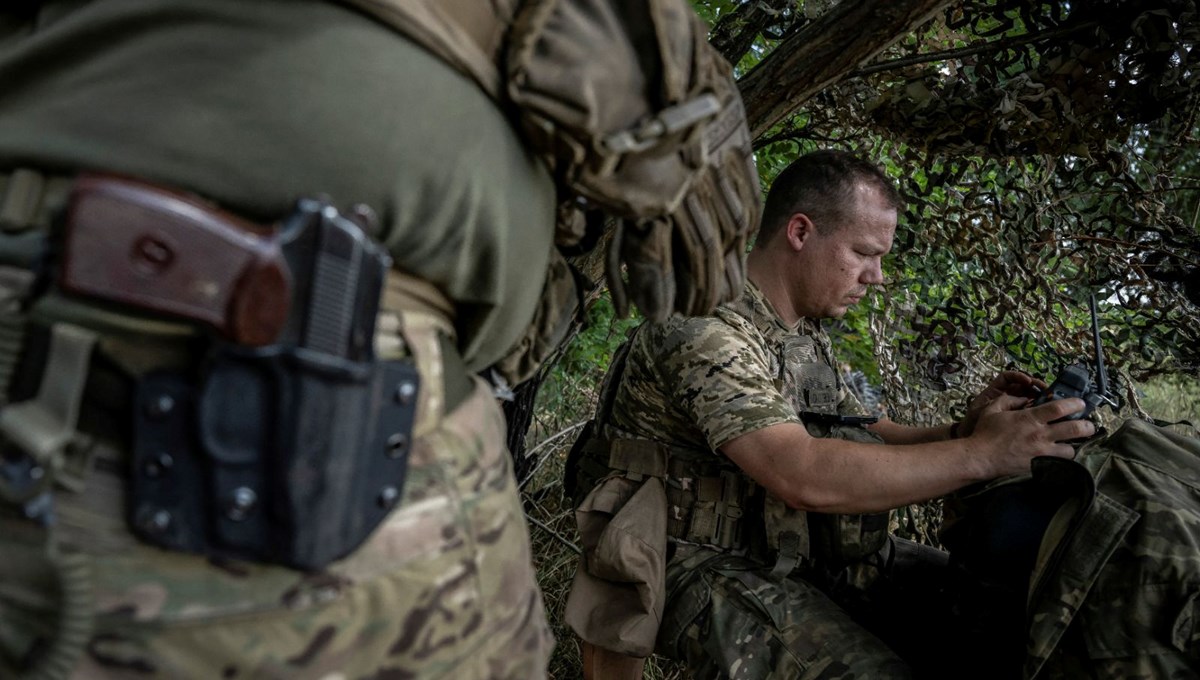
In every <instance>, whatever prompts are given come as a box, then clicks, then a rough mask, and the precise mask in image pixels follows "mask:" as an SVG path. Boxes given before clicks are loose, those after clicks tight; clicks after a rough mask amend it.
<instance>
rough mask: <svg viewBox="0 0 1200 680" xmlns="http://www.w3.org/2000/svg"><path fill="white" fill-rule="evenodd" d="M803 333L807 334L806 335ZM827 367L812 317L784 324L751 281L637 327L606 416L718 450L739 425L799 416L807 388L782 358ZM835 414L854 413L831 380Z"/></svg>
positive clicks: (628, 428) (829, 360) (636, 433)
mask: <svg viewBox="0 0 1200 680" xmlns="http://www.w3.org/2000/svg"><path fill="white" fill-rule="evenodd" d="M809 339H811V342H809ZM814 361H815V362H820V363H824V364H826V365H828V366H830V367H831V369H832V367H834V366H835V365H836V364H835V362H834V357H833V350H832V347H831V345H830V342H829V336H828V335H827V334H826V333H825V331H824V330H823V329H822V328H821V326H820V323H819V322H817V321H815V320H810V319H801V320H800V321H799V323H798V324H797V325H796V326H788V325H787V324H785V323H784V322H783V321H782V320H781V319H780V318H779V314H778V313H776V311H775V309H774V308H773V307H771V303H770V302H768V301H767V299H766V298H765V297H764V296H763V294H762V291H760V290H759V289H758V287H757V286H755V285H754V284H753V283H752V282H751V283H747V284H746V290H745V292H744V293H743V294H742V296H741V298H739V299H738V300H736V301H734V302H731V303H728V304H726V305H724V306H722V307H721V308H719V309H718V310H717V311H716V312H715V313H714V315H713V316H708V317H693V318H673V319H670V320H668V321H667V322H665V323H662V324H648V325H646V326H645V327H643V328H642V329H640V330H639V331H638V333H637V335H636V336H635V338H634V340H633V345H632V347H630V350H629V355H628V357H627V359H626V364H625V370H624V372H623V374H622V375H621V376H620V378H619V379H620V384H619V385H618V386H617V388H616V393H615V396H614V399H613V410H612V414H611V418H610V420H609V421H608V422H609V424H610V425H612V426H614V427H616V428H617V429H618V430H621V431H622V432H623V433H625V434H626V435H628V436H632V437H637V438H645V439H654V440H657V441H662V442H667V443H670V444H674V445H679V446H685V447H689V448H696V449H711V450H713V451H716V450H719V449H720V448H721V447H722V446H724V445H725V444H726V443H727V442H729V441H731V440H733V439H736V438H737V437H740V436H742V435H744V434H748V433H750V432H755V431H757V430H761V429H763V428H765V427H769V426H771V425H776V424H778V423H800V418H799V416H798V415H797V413H798V412H799V411H802V410H807V407H808V405H809V404H810V402H812V401H813V395H808V396H806V393H805V390H804V388H803V386H802V385H801V384H800V381H799V380H798V379H797V377H796V376H795V375H793V374H790V373H789V372H787V371H785V370H784V368H785V366H786V365H787V364H790V363H798V362H804V363H812V362H814ZM836 386H837V387H836V394H834V395H830V396H831V399H832V403H833V405H836V411H837V412H839V413H861V412H862V410H863V409H862V407H861V405H859V403H858V400H857V399H856V398H855V397H854V396H853V395H852V394H850V393H849V392H847V390H846V389H845V387H844V385H843V384H842V382H841V380H840V379H836Z"/></svg>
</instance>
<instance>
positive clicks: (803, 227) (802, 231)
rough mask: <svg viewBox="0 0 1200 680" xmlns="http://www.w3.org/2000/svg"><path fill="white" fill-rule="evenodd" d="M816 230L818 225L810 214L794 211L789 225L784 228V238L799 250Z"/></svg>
mask: <svg viewBox="0 0 1200 680" xmlns="http://www.w3.org/2000/svg"><path fill="white" fill-rule="evenodd" d="M816 231H817V226H816V225H815V224H813V221H812V220H811V219H809V218H808V215H805V214H804V213H792V216H791V218H790V219H788V223H787V226H786V227H784V230H783V233H784V240H785V241H787V244H788V247H790V248H791V249H792V250H794V251H796V252H799V251H800V250H801V249H802V248H804V244H805V243H807V242H808V240H809V239H810V238H812V235H813V234H815V233H816Z"/></svg>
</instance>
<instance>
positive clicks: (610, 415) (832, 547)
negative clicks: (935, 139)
mask: <svg viewBox="0 0 1200 680" xmlns="http://www.w3.org/2000/svg"><path fill="white" fill-rule="evenodd" d="M900 207H901V204H900V201H899V198H898V196H897V194H896V192H895V190H894V189H893V188H892V186H891V184H890V182H889V180H888V179H887V178H886V176H885V175H883V174H882V173H881V172H880V171H879V170H878V169H876V168H875V167H873V166H871V165H870V164H868V163H865V162H863V161H862V160H859V159H858V158H856V157H854V156H851V155H849V154H846V153H842V152H836V151H824V152H817V153H814V154H810V155H807V156H804V157H802V158H800V159H799V160H797V161H796V162H795V163H793V165H791V166H790V167H789V168H788V169H787V170H785V171H784V172H783V173H782V174H781V175H780V176H779V177H778V178H777V179H776V181H775V184H774V185H773V186H772V188H771V192H770V195H769V196H768V199H767V204H766V208H765V212H764V218H763V222H762V227H761V229H760V233H759V235H758V239H757V242H756V244H755V246H754V248H753V250H752V251H751V253H750V256H749V259H748V263H747V266H748V276H749V283H748V284H747V288H746V291H745V293H744V294H743V295H742V297H741V299H739V300H737V301H736V302H733V303H729V304H726V305H724V306H722V307H720V308H718V310H717V311H716V312H715V313H714V314H713V315H712V316H708V317H703V318H694V319H674V320H670V321H668V322H666V323H661V324H647V325H644V326H642V327H641V328H639V329H638V330H637V331H636V333H635V335H634V336H633V338H632V339H631V340H630V341H629V342H628V343H627V344H626V345H625V346H623V348H622V350H621V352H620V353H619V354H618V355H617V358H615V359H614V362H613V366H612V368H611V369H610V371H609V375H608V376H607V378H606V382H605V386H604V389H603V391H602V396H601V405H600V407H599V411H598V414H597V417H596V419H595V421H594V422H593V423H592V424H591V425H590V426H589V428H588V430H586V431H585V434H584V435H583V436H582V437H581V439H580V441H579V442H578V443H577V444H576V448H575V449H574V450H573V452H572V457H573V458H575V459H576V460H575V461H574V462H573V464H572V465H569V467H568V471H567V474H568V485H570V484H571V483H572V482H574V484H575V498H576V502H577V504H578V506H579V507H578V510H577V518H578V520H579V524H580V531H581V534H582V538H583V543H584V547H585V556H584V560H583V562H582V563H581V565H580V568H579V570H578V572H577V575H576V580H575V583H574V584H573V590H572V593H571V596H570V599H569V601H568V606H567V613H566V619H567V622H568V624H570V625H571V627H572V628H573V629H574V630H575V631H576V632H577V633H578V634H579V635H580V637H581V638H582V639H583V640H584V663H585V674H589V675H590V676H591V677H617V676H618V675H617V674H620V676H621V677H640V669H641V659H640V657H645V656H648V655H649V653H650V652H651V651H656V652H658V653H661V654H664V655H666V656H668V657H671V658H675V659H680V660H683V661H684V662H686V664H687V666H688V668H689V669H690V670H691V671H692V673H694V674H695V676H696V677H699V678H717V677H730V678H747V679H762V678H774V677H781V678H782V677H789V678H790V677H805V678H817V677H821V678H837V677H860V678H898V677H907V676H908V675H909V674H910V672H911V670H912V668H915V669H916V670H917V671H918V672H919V673H921V674H929V673H932V672H934V671H936V670H937V669H938V667H939V660H938V658H937V655H938V654H939V649H940V648H941V646H942V645H941V644H936V645H929V644H925V645H922V644H921V641H922V640H930V639H932V640H939V641H941V640H943V639H945V638H943V637H940V635H942V634H943V633H945V632H946V629H945V628H939V627H938V625H939V617H941V625H943V626H944V625H945V619H944V616H942V615H944V613H945V612H944V611H933V610H937V609H938V607H937V606H936V603H937V602H939V601H940V599H941V596H940V595H939V594H938V590H939V588H940V587H941V586H942V585H943V584H944V581H945V579H946V570H945V567H946V556H945V554H943V553H940V552H938V551H935V550H932V549H929V548H924V547H921V546H918V545H916V544H913V543H911V542H908V541H904V540H900V539H897V538H895V537H891V536H889V535H888V534H887V514H886V513H887V511H888V510H889V509H892V508H896V507H900V506H903V505H905V504H909V503H915V502H920V501H924V500H928V499H931V498H936V497H939V496H942V495H944V494H947V493H950V492H952V491H954V490H956V489H959V488H961V487H964V486H967V485H969V484H972V483H974V482H979V481H982V480H988V479H992V478H996V477H1003V476H1008V475H1016V474H1021V473H1025V472H1028V470H1029V468H1030V460H1031V459H1032V458H1034V457H1035V456H1057V457H1069V456H1071V455H1072V453H1073V450H1072V448H1071V446H1069V445H1067V444H1064V443H1061V442H1064V441H1066V440H1071V439H1075V438H1078V437H1084V436H1088V435H1090V434H1092V432H1093V431H1094V426H1093V425H1092V424H1091V423H1090V422H1088V421H1084V420H1069V421H1064V422H1056V421H1058V420H1059V419H1061V418H1063V417H1064V416H1067V415H1070V414H1072V413H1075V412H1077V411H1080V410H1081V409H1082V408H1083V407H1084V404H1083V402H1082V401H1080V400H1078V399H1063V400H1059V401H1054V402H1050V403H1047V404H1044V405H1041V406H1037V407H1033V408H1022V407H1024V406H1026V405H1027V403H1028V399H1027V397H1026V396H1025V395H1027V394H1028V393H1029V390H1030V388H1031V387H1032V386H1033V385H1034V382H1035V381H1033V379H1031V378H1029V377H1028V376H1025V375H1023V374H1019V373H1015V372H1005V373H1002V374H1001V375H999V376H998V377H997V378H996V379H995V380H994V381H993V382H992V383H991V385H989V387H988V388H987V389H986V390H985V391H984V392H983V393H982V394H981V395H979V396H978V397H977V398H976V399H975V400H974V401H973V402H972V403H971V405H970V408H969V409H968V412H967V415H966V417H965V419H964V420H963V421H962V422H960V423H955V424H950V425H944V426H941V427H932V428H914V427H906V426H903V425H900V424H897V423H894V422H890V421H887V420H880V421H878V422H873V421H874V419H872V418H868V417H866V414H864V413H863V412H862V409H861V407H860V406H859V405H858V404H857V403H856V402H855V400H854V399H853V397H851V396H848V395H847V394H846V392H845V390H844V389H843V386H842V385H841V383H840V379H839V377H838V372H837V371H836V369H835V367H836V363H835V359H834V356H833V352H832V348H831V347H830V343H829V340H828V337H827V336H826V335H825V333H824V332H823V331H822V329H821V326H820V320H821V319H823V318H838V317H841V316H842V315H843V314H845V312H846V310H847V309H848V308H849V307H850V306H851V305H853V304H855V303H857V302H858V301H859V300H860V299H861V298H862V297H863V295H865V294H866V292H867V290H868V287H869V286H872V285H879V284H882V283H883V275H882V272H881V269H880V266H881V265H880V261H881V258H882V257H883V256H884V255H885V254H887V252H888V251H889V250H890V249H891V247H892V239H893V234H894V232H895V228H896V219H897V211H898V210H899V209H900ZM1039 385H1040V386H1042V387H1044V384H1040V383H1039ZM585 494H586V497H584V496H585ZM581 499H582V500H581ZM925 615H928V616H925ZM660 622H661V623H660ZM863 624H865V627H864V625H863ZM877 636H878V637H877ZM880 637H883V638H884V641H881V640H880V639H879V638H880ZM884 642H886V643H887V644H884ZM614 652H615V653H614ZM910 666H911V668H910Z"/></svg>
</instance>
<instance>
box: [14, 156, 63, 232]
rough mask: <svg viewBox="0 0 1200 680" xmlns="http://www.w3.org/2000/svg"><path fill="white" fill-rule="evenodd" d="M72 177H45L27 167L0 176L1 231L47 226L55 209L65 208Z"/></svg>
mask: <svg viewBox="0 0 1200 680" xmlns="http://www.w3.org/2000/svg"><path fill="white" fill-rule="evenodd" d="M72 181H73V180H72V178H71V177H68V176H47V175H44V174H42V173H40V172H38V171H36V170H32V169H29V168H18V169H16V170H13V171H11V172H7V173H0V230H3V231H5V232H17V231H24V230H26V229H29V228H30V227H35V226H36V227H46V226H49V224H50V219H51V216H52V214H53V212H54V210H57V209H58V208H59V207H61V206H63V205H66V199H67V194H68V193H70V190H71V184H72Z"/></svg>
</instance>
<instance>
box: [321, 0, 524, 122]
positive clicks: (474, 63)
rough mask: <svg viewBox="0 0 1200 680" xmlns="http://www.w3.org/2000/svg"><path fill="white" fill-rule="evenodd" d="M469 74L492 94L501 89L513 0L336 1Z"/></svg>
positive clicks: (495, 95) (496, 94)
mask: <svg viewBox="0 0 1200 680" xmlns="http://www.w3.org/2000/svg"><path fill="white" fill-rule="evenodd" d="M342 2H343V4H346V5H350V6H351V7H354V8H356V9H358V10H360V11H362V12H364V13H365V14H368V15H370V16H371V17H373V18H375V19H377V20H378V21H380V22H381V23H383V24H385V25H387V26H390V27H392V28H394V29H396V30H398V31H400V32H401V33H403V34H404V35H405V36H407V37H408V38H410V39H411V40H413V41H415V42H416V43H418V44H419V45H421V46H422V47H424V48H425V49H427V50H429V51H430V52H432V53H433V54H435V55H437V56H438V57H439V58H441V59H442V60H444V61H446V62H447V63H449V64H450V65H451V66H454V67H455V68H457V69H458V70H459V71H461V72H463V73H465V74H466V75H468V76H470V77H471V78H472V79H473V80H474V81H475V82H476V83H478V84H479V87H481V88H483V91H484V92H486V93H487V94H488V96H490V97H491V98H492V99H496V100H499V99H500V98H501V96H502V93H503V92H504V87H503V80H502V78H501V75H500V70H499V68H497V66H496V65H497V63H499V56H500V50H501V48H502V47H503V46H504V38H505V35H506V34H507V32H508V27H509V26H510V25H511V24H512V20H513V15H514V14H515V12H516V9H517V4H518V3H517V1H516V0H493V1H491V2H473V1H472V0H342Z"/></svg>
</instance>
